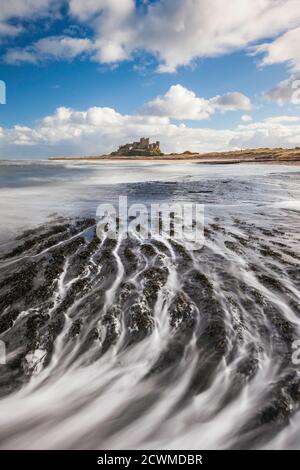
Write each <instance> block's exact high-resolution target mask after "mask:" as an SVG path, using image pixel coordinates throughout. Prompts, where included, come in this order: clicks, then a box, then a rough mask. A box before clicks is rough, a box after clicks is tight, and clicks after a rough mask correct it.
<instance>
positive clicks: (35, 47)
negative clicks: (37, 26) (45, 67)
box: [5, 36, 93, 64]
mask: <svg viewBox="0 0 300 470" xmlns="http://www.w3.org/2000/svg"><path fill="white" fill-rule="evenodd" d="M92 49H93V44H92V42H91V41H90V40H89V39H85V38H84V39H81V38H73V37H64V36H52V37H47V38H43V39H40V40H39V41H37V42H36V43H34V44H32V45H31V46H29V47H27V48H25V49H11V50H8V51H7V53H6V55H5V61H6V62H7V63H9V64H19V63H22V62H28V63H38V62H41V61H45V60H49V59H56V60H58V59H59V60H70V59H74V57H77V56H79V55H82V54H83V53H88V52H90V51H91V50H92Z"/></svg>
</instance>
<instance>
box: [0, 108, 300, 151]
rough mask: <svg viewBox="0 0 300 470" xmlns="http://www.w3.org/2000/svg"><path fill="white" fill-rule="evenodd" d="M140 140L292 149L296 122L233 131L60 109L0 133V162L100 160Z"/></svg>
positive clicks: (299, 128)
mask: <svg viewBox="0 0 300 470" xmlns="http://www.w3.org/2000/svg"><path fill="white" fill-rule="evenodd" d="M142 135H145V136H149V137H150V138H151V139H152V140H156V139H159V140H160V141H161V144H162V149H163V150H164V151H165V152H171V151H175V152H180V151H184V150H187V149H189V150H191V151H197V152H208V151H222V150H232V149H236V148H251V147H267V146H269V147H276V146H277V147H278V146H279V147H295V146H300V118H299V117H297V116H278V117H276V118H269V119H266V120H264V121H262V122H256V123H254V122H252V123H247V124H243V125H239V126H238V127H236V128H234V129H210V128H208V127H205V128H194V127H188V126H186V125H184V124H178V125H176V124H174V123H172V122H170V120H169V118H167V117H165V116H160V117H159V116H145V115H123V114H120V113H118V112H117V111H116V110H114V109H112V108H106V107H92V108H89V109H87V110H85V111H77V110H74V109H71V108H66V107H60V108H58V109H57V110H56V111H55V113H54V114H53V115H50V116H46V117H45V118H43V119H41V120H40V121H39V122H38V123H37V125H36V126H35V127H25V126H19V125H17V126H14V127H13V128H7V129H5V128H0V150H1V155H2V156H3V158H9V157H11V158H13V157H18V156H20V157H23V158H24V157H27V158H33V157H35V156H36V157H38V158H41V157H48V156H53V155H99V154H102V153H106V152H111V151H112V150H115V149H116V148H117V147H118V145H119V144H120V143H122V142H130V141H133V140H136V139H138V138H139V137H140V136H142Z"/></svg>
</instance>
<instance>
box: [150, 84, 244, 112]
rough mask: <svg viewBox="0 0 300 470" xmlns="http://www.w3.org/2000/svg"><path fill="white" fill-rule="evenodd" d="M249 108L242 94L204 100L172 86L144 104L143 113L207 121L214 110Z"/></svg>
mask: <svg viewBox="0 0 300 470" xmlns="http://www.w3.org/2000/svg"><path fill="white" fill-rule="evenodd" d="M250 108H251V101H250V99H249V98H248V97H247V96H245V95H243V94H242V93H238V92H233V93H226V94H225V95H223V96H215V97H213V98H211V99H205V98H201V97H198V96H196V94H195V93H194V92H193V91H191V90H188V89H187V88H185V87H183V86H182V85H179V84H177V85H172V86H171V87H170V88H169V90H168V91H167V92H166V93H165V95H163V96H158V97H156V98H155V99H154V100H151V101H149V102H148V103H146V105H145V106H144V108H143V113H144V114H146V115H153V116H167V117H169V118H173V119H192V120H202V119H208V118H209V117H210V116H211V115H212V114H213V113H214V112H215V111H216V110H218V111H222V112H225V111H236V110H239V109H242V110H248V109H250Z"/></svg>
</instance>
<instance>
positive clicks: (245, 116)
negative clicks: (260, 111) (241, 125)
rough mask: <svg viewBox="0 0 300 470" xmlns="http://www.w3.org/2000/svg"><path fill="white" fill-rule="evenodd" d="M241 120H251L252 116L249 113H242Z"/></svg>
mask: <svg viewBox="0 0 300 470" xmlns="http://www.w3.org/2000/svg"><path fill="white" fill-rule="evenodd" d="M241 120H242V121H243V122H251V121H252V116H250V115H249V114H243V116H242V117H241Z"/></svg>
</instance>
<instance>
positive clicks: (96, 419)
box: [0, 162, 300, 449]
mask: <svg viewBox="0 0 300 470" xmlns="http://www.w3.org/2000/svg"><path fill="white" fill-rule="evenodd" d="M299 182H300V171H299V169H298V168H297V167H283V166H267V165H256V166H255V165H240V166H238V165H234V166H229V165H226V166H224V167H222V166H215V167H212V166H200V165H196V164H182V165H170V164H168V165H155V164H145V165H140V166H138V167H136V166H134V165H131V164H130V165H127V166H126V165H125V164H124V165H115V166H113V165H110V166H108V165H107V166H105V165H103V164H102V165H94V166H89V165H60V164H56V163H53V162H51V163H47V162H45V163H34V162H28V163H26V162H25V163H24V162H23V163H13V162H10V163H8V162H7V163H4V162H2V163H1V164H0V196H1V197H2V199H3V200H4V198H5V201H6V204H5V207H1V213H0V215H1V220H2V222H3V226H2V228H1V245H0V252H1V256H2V258H1V265H0V308H1V311H0V339H1V340H2V341H4V342H5V344H6V349H7V358H6V359H7V364H6V365H0V380H1V384H0V392H1V399H0V448H3V449H24V448H26V449H31V448H33V449H46V448H47V449H131V448H140V449H154V448H156V449H203V448H204V449H212V448H213V449H214V448H221V449H229V448H299V445H300V437H299V430H300V409H299V405H300V374H299V373H300V364H297V361H295V360H293V357H294V356H293V354H294V353H295V349H294V345H295V343H294V341H296V340H298V339H300V308H299V287H300V283H299V266H300V250H299V237H300V220H299V211H300V189H299V188H300V186H299ZM120 195H123V196H124V195H127V196H128V200H129V203H131V202H139V203H145V204H148V205H149V204H150V203H152V202H180V203H183V202H185V203H186V202H194V203H198V204H204V205H205V242H204V246H203V247H202V248H201V249H195V250H194V249H192V246H191V245H190V244H189V245H187V243H186V242H185V241H184V240H177V241H174V239H172V237H159V236H153V237H151V238H147V239H146V238H145V237H143V236H141V235H138V234H135V236H133V237H132V238H130V237H129V238H127V239H121V238H120V237H119V239H118V240H116V241H112V240H110V239H108V238H107V236H106V234H105V233H104V232H103V233H102V236H101V237H100V239H98V237H96V234H95V223H96V222H95V221H93V220H92V219H90V217H95V214H96V208H97V205H98V204H100V203H101V202H112V203H115V204H117V202H118V197H119V196H120ZM50 214H51V216H50V217H49V215H50ZM60 217H63V218H60ZM88 217H89V219H87V218H88ZM40 224H42V225H40ZM28 228H31V229H33V231H32V232H28V233H27V234H25V235H24V236H23V238H20V234H21V233H22V231H23V230H24V229H28ZM16 239H17V240H16ZM16 246H17V247H20V246H21V249H19V250H17V251H14V250H15V248H16ZM299 356H300V355H299ZM298 410H299V411H298Z"/></svg>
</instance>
